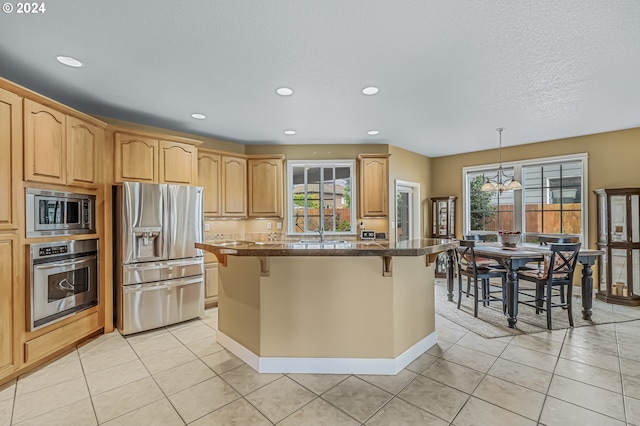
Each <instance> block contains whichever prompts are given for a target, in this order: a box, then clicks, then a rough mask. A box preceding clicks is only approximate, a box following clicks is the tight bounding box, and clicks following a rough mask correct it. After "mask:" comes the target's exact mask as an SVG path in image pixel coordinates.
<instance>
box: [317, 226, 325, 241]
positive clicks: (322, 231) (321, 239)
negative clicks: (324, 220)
mask: <svg viewBox="0 0 640 426" xmlns="http://www.w3.org/2000/svg"><path fill="white" fill-rule="evenodd" d="M316 232H317V233H319V234H320V242H321V243H324V228H323V227H322V226H321V227H320V229H318V230H316Z"/></svg>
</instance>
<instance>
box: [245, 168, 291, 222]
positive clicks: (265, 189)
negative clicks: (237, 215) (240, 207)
mask: <svg viewBox="0 0 640 426" xmlns="http://www.w3.org/2000/svg"><path fill="white" fill-rule="evenodd" d="M282 163H283V160H282V158H281V157H278V158H250V159H249V160H248V176H249V194H248V201H249V216H250V217H282V185H283V182H282Z"/></svg>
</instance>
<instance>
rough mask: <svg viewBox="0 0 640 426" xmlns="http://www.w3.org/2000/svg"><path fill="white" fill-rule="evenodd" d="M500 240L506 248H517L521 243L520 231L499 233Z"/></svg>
mask: <svg viewBox="0 0 640 426" xmlns="http://www.w3.org/2000/svg"><path fill="white" fill-rule="evenodd" d="M498 240H499V241H500V242H501V243H502V245H503V246H505V247H515V246H516V245H517V244H518V243H519V242H520V231H498Z"/></svg>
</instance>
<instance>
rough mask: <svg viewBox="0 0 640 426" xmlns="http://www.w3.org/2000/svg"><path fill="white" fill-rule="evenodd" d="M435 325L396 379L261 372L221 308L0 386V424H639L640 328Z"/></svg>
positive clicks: (113, 339) (115, 336)
mask: <svg viewBox="0 0 640 426" xmlns="http://www.w3.org/2000/svg"><path fill="white" fill-rule="evenodd" d="M597 303H599V302H597ZM599 305H600V307H603V308H606V309H614V310H620V311H624V312H626V313H630V314H632V315H635V316H637V317H639V318H640V308H636V309H634V308H625V307H620V306H614V305H607V304H603V303H601V304H599ZM436 324H437V325H436V329H437V332H438V337H439V343H438V344H437V346H435V347H433V348H431V349H429V350H428V351H427V352H426V353H424V354H423V355H421V356H420V357H419V358H418V359H416V360H415V361H414V362H413V363H411V364H410V365H409V366H408V367H407V368H406V369H404V370H402V371H401V372H400V373H399V374H398V375H396V376H367V375H362V376H356V375H314V374H258V373H256V372H255V371H253V370H252V369H251V368H250V367H248V366H247V365H246V364H244V363H243V362H242V361H240V360H239V359H237V358H236V357H234V356H233V355H231V354H230V353H229V352H227V351H226V350H225V349H224V348H223V347H222V346H220V345H219V344H217V343H216V327H217V310H216V309H211V310H207V311H206V314H205V316H204V317H203V318H202V319H199V320H194V321H190V322H187V323H183V324H178V325H175V326H171V327H166V328H163V329H159V330H155V331H152V332H147V333H142V334H138V335H133V336H130V337H127V338H124V337H122V336H121V335H120V334H119V333H117V332H115V333H111V334H108V335H102V336H99V337H97V338H95V339H93V340H91V341H89V342H87V343H84V344H82V345H79V346H78V347H77V348H75V349H74V350H73V351H71V352H70V353H68V354H67V355H64V356H62V357H60V358H59V359H57V360H55V361H54V362H52V363H50V364H48V365H46V366H44V367H42V368H40V369H38V370H37V371H34V372H31V373H29V374H26V375H24V376H21V377H19V378H18V379H17V380H14V381H13V382H10V383H8V384H6V385H3V386H0V425H47V426H50V425H64V426H70V425H96V424H101V425H102V424H104V425H111V426H113V425H136V426H138V425H183V424H189V425H271V424H278V425H328V426H337V425H359V424H366V425H380V426H383V425H384V426H386V425H460V426H462V425H491V426H498V425H510V426H514V425H536V424H539V425H563V426H567V425H574V424H580V425H625V424H628V425H639V426H640V320H638V321H632V322H627V323H620V324H607V325H602V326H597V327H583V328H577V329H572V330H560V331H553V332H545V333H541V334H537V335H522V336H516V337H507V338H498V339H485V338H482V337H479V336H477V335H474V334H473V333H471V332H469V331H467V330H466V329H464V328H462V327H460V326H458V325H456V324H454V323H452V322H449V321H448V320H446V319H444V318H442V317H437V318H436Z"/></svg>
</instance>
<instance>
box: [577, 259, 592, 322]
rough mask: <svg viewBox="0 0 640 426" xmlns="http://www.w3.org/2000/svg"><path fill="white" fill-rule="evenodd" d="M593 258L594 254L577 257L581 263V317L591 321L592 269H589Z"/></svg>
mask: <svg viewBox="0 0 640 426" xmlns="http://www.w3.org/2000/svg"><path fill="white" fill-rule="evenodd" d="M595 259H596V257H595V256H589V257H586V258H584V259H582V258H579V259H578V260H579V261H580V263H581V264H582V318H583V319H585V320H588V321H591V314H592V313H593V310H592V308H593V269H591V265H593V263H594V262H595Z"/></svg>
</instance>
